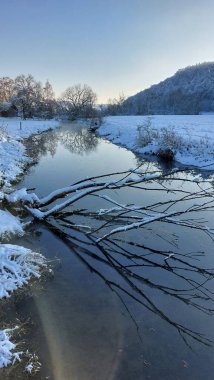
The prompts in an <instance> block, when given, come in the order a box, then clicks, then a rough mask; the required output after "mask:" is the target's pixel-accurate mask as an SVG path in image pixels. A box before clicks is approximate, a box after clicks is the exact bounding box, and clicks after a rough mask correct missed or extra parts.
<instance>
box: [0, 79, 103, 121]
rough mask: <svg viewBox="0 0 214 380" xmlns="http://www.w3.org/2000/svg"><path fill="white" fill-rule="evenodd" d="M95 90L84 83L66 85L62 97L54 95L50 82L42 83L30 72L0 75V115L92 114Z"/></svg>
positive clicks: (91, 116) (50, 116)
mask: <svg viewBox="0 0 214 380" xmlns="http://www.w3.org/2000/svg"><path fill="white" fill-rule="evenodd" d="M96 99H97V97H96V94H95V93H94V92H93V91H92V89H91V88H90V87H89V86H87V85H80V84H77V85H74V86H71V87H68V88H67V89H66V90H65V92H64V93H63V94H62V96H61V97H59V98H57V99H56V98H55V94H54V91H53V88H52V85H51V84H50V82H49V81H48V80H47V81H46V83H45V84H44V85H43V84H42V83H41V82H40V81H36V80H35V79H34V77H33V76H32V75H27V76H26V75H19V76H17V77H16V78H15V79H11V78H9V77H2V78H0V115H1V116H4V117H10V116H20V117H22V118H23V119H27V118H33V117H38V118H44V119H51V118H53V117H55V116H61V117H65V118H68V119H71V120H73V119H75V118H78V117H82V118H95V117H96V115H97V113H98V111H97V110H96V108H95V103H96Z"/></svg>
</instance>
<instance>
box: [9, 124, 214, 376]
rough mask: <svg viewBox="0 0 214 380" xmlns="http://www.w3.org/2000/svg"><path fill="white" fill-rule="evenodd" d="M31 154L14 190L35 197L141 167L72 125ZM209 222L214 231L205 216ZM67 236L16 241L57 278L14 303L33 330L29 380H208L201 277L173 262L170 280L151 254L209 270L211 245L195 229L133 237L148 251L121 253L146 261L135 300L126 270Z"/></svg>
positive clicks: (142, 194)
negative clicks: (33, 366) (34, 364)
mask: <svg viewBox="0 0 214 380" xmlns="http://www.w3.org/2000/svg"><path fill="white" fill-rule="evenodd" d="M29 146H30V150H31V152H30V153H31V155H32V156H34V158H36V159H37V161H38V162H37V164H36V165H34V166H32V167H31V168H30V169H29V171H28V173H27V174H26V176H25V177H24V179H23V180H22V181H21V182H20V183H19V184H18V186H17V187H18V188H21V187H27V188H35V189H36V190H35V191H36V193H37V194H38V195H39V196H42V195H46V194H48V193H49V192H50V191H52V190H55V189H56V188H60V187H63V186H67V185H69V184H71V183H72V182H74V181H77V180H80V179H82V178H86V177H90V176H93V175H99V174H103V173H108V172H114V171H121V170H127V169H129V168H135V167H137V166H138V165H139V164H140V163H141V159H140V158H139V157H136V156H135V155H134V154H133V153H131V152H129V151H127V150H126V149H123V148H121V147H117V146H115V145H113V144H111V143H109V142H107V141H104V140H103V139H100V138H98V137H96V136H95V135H94V134H92V133H90V132H89V131H88V130H87V129H86V128H84V127H81V126H79V125H77V124H72V125H64V126H63V127H62V128H61V129H59V130H56V131H52V132H48V133H45V134H42V135H40V136H37V137H35V138H34V141H33V143H32V144H30V145H29ZM142 164H143V168H145V169H146V168H147V170H148V164H147V163H143V161H142ZM158 165H159V164H158V163H153V164H150V169H157V168H160V167H159V166H158ZM165 169H166V168H163V170H165ZM172 185H173V184H170V186H172ZM188 186H189V188H191V186H194V185H192V184H191V183H190V184H189V185H188ZM157 194H158V195H157ZM111 196H112V197H113V198H114V199H116V200H117V201H120V202H121V203H132V202H135V203H136V204H142V203H143V202H155V201H158V200H163V199H166V197H167V194H166V193H165V192H161V191H159V192H152V191H151V192H150V191H149V192H148V191H142V190H139V189H130V188H129V189H124V190H121V191H120V192H117V191H114V193H113V194H111ZM78 206H79V208H81V209H83V208H84V209H85V210H86V209H87V210H90V211H91V212H93V211H95V210H97V209H99V208H101V207H106V206H107V204H106V202H105V201H103V200H101V199H98V198H95V197H87V198H85V199H84V200H82V201H81V202H79V204H78ZM108 207H110V206H109V205H108ZM207 218H208V219H209V221H210V223H212V219H213V218H212V215H211V214H209V215H207ZM74 219H75V221H77V222H79V223H80V224H87V225H90V223H92V224H93V223H95V224H96V223H97V222H94V220H92V218H91V217H90V215H88V214H87V215H85V216H83V215H76V216H74ZM55 225H56V227H57V223H56V224H55ZM68 230H69V232H68ZM65 231H66V233H65V234H62V235H60V233H58V229H57V228H52V229H50V226H48V225H45V224H40V223H36V224H34V225H33V226H32V227H31V228H30V229H29V230H28V231H27V234H26V235H25V236H24V237H23V238H20V239H17V240H16V243H18V244H23V245H25V246H28V247H31V248H33V249H37V250H39V251H41V252H42V253H43V254H44V255H45V256H46V257H47V258H48V259H50V260H51V264H52V265H53V267H54V272H55V273H54V276H53V278H50V279H47V280H46V281H45V284H44V288H43V289H40V288H39V289H35V290H34V291H32V295H31V297H29V298H27V299H24V300H23V301H22V300H20V302H19V303H18V305H17V312H18V314H19V316H21V317H22V318H24V317H26V318H27V317H30V318H31V320H32V322H33V327H32V329H31V331H30V336H29V337H28V338H30V342H31V349H32V350H34V351H35V352H37V353H38V354H39V357H40V361H41V363H42V370H41V372H40V373H39V374H37V375H36V377H35V378H36V379H51V380H133V379H135V380H144V379H153V380H163V379H164V380H172V379H173V380H179V379H180V380H181V379H182V380H190V379H191V380H193V379H194V380H202V379H206V380H211V379H213V373H214V348H213V341H214V328H213V327H214V324H213V321H214V320H213V315H212V310H211V309H213V301H212V296H211V293H209V295H208V296H207V292H206V290H205V291H204V293H203V295H204V297H203V296H202V294H201V293H200V295H199V291H198V286H196V285H195V284H196V281H199V282H200V281H201V282H200V283H202V280H201V279H198V276H199V274H200V273H199V272H200V271H198V272H197V271H196V272H193V271H191V270H189V269H188V268H182V269H179V268H180V266H182V265H181V263H180V262H178V263H177V267H178V268H177V269H176V268H175V269H174V271H173V273H172V270H170V269H169V268H167V267H166V266H165V261H164V258H163V256H160V255H158V252H157V250H158V249H161V250H163V251H164V250H165V251H166V252H168V251H169V250H170V251H171V252H174V251H175V252H176V254H177V255H178V256H179V255H181V256H179V257H181V258H182V259H184V258H186V256H184V255H187V254H190V252H191V256H189V257H188V262H189V263H191V264H193V265H196V266H197V267H199V268H200V267H206V268H213V267H214V259H213V254H214V252H213V242H212V241H211V239H209V238H208V237H207V236H206V235H204V234H202V233H201V232H200V231H194V230H188V231H186V230H185V229H184V228H183V229H181V230H178V229H174V228H173V226H172V227H171V226H168V225H166V224H161V223H158V224H157V225H156V226H155V227H154V228H148V229H142V230H141V231H134V232H132V241H135V242H136V244H141V245H142V244H144V245H146V246H152V248H153V249H156V252H153V253H151V252H150V251H146V250H145V249H143V248H142V246H141V247H137V246H136V247H134V248H133V246H132V247H129V249H132V250H133V249H134V250H136V252H137V253H138V254H139V252H142V254H145V255H147V256H145V257H147V258H148V259H151V260H152V264H151V262H149V263H148V262H145V263H144V264H145V265H144V266H140V267H138V268H137V269H136V272H135V274H136V273H137V274H139V275H140V276H141V278H140V280H139V288H140V292H141V293H140V292H137V293H136V289H135V284H136V283H135V282H134V281H133V283H130V281H129V279H128V280H127V277H126V272H124V271H122V270H115V268H114V267H113V266H112V265H109V262H108V263H106V261H104V260H99V259H98V257H101V256H99V255H100V252H98V251H97V247H95V246H93V244H91V241H90V240H89V239H88V238H87V237H85V235H84V234H83V233H80V232H75V230H73V229H68V228H67V230H65ZM68 235H69V236H70V237H68ZM118 250H119V253H118ZM202 251H203V253H201V254H200V255H199V253H197V256H194V255H193V252H202ZM111 253H112V254H114V255H115V257H116V258H118V257H120V258H121V255H120V248H118V247H116V246H112V247H111ZM182 255H183V256H182ZM118 260H119V258H118ZM121 260H123V261H120V263H121V262H122V264H123V265H124V266H125V265H128V264H130V263H129V262H127V260H126V259H124V257H123V259H121ZM132 264H133V263H132ZM123 269H124V268H123ZM178 273H179V274H180V276H177V274H178ZM205 287H206V289H207V290H209V291H211V292H212V291H214V282H213V279H212V277H211V276H210V277H209V278H206V285H205ZM185 292H186V293H185ZM183 295H185V296H184V298H185V301H184V300H183V298H182V296H183ZM181 298H182V299H181ZM198 305H200V306H198ZM192 332H194V337H195V339H193V338H192V337H191V335H192ZM200 334H204V335H200ZM207 339H209V341H207Z"/></svg>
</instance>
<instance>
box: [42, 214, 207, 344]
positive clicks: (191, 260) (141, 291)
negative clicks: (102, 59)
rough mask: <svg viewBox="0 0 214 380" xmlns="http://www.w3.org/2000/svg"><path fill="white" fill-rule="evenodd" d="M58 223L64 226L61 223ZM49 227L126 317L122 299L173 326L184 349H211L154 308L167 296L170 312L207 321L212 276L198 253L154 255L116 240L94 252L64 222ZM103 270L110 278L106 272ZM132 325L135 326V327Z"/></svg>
mask: <svg viewBox="0 0 214 380" xmlns="http://www.w3.org/2000/svg"><path fill="white" fill-rule="evenodd" d="M62 220H63V221H65V218H63V219H62ZM54 224H55V226H54V225H53V224H49V227H50V228H51V230H52V232H54V234H56V235H57V236H59V237H60V238H61V239H62V240H63V241H64V242H65V243H66V244H67V245H68V246H69V247H70V248H71V249H72V252H74V253H75V254H76V255H77V256H78V258H80V259H81V261H82V262H83V263H84V264H85V265H86V266H87V267H88V268H89V269H90V270H91V272H93V273H95V274H96V275H97V276H99V277H100V278H101V279H102V280H103V281H104V283H105V284H106V285H107V286H108V287H109V288H110V289H111V290H112V291H113V292H115V293H116V294H117V296H118V297H119V298H120V300H121V301H122V302H123V304H124V305H125V307H126V310H127V311H128V312H129V308H128V306H127V304H126V299H127V296H128V297H130V298H132V300H133V301H134V302H136V303H137V304H140V305H141V306H143V307H145V308H146V309H147V310H149V311H150V312H152V313H155V314H156V315H157V316H158V317H160V318H161V319H163V320H164V321H165V322H167V323H168V324H169V325H171V326H173V327H174V328H175V329H176V330H177V332H178V333H179V335H180V336H181V338H182V339H183V340H184V342H185V343H186V344H187V345H188V346H189V347H191V345H192V340H193V341H196V342H197V343H201V344H204V345H207V346H211V345H212V344H213V340H212V339H210V338H209V337H208V336H205V335H204V334H203V333H201V332H200V331H197V330H194V328H191V327H189V326H188V324H189V321H188V320H184V321H183V323H180V322H176V319H175V320H173V318H172V316H171V314H172V310H170V309H168V308H167V309H166V310H164V308H163V307H162V305H161V302H159V301H160V300H162V302H163V304H164V302H165V301H164V298H165V297H166V296H167V297H170V298H171V299H172V301H171V303H172V305H171V306H174V307H176V309H178V308H180V311H181V310H186V309H187V308H193V309H195V310H198V311H200V312H202V313H204V314H206V315H208V316H213V313H214V297H213V294H214V293H213V282H212V281H213V279H214V270H213V269H206V268H204V267H203V266H202V264H201V262H200V260H199V258H200V257H202V258H203V257H204V253H203V252H199V251H198V252H191V253H190V252H184V251H182V252H180V251H179V249H177V250H176V249H171V250H169V249H168V250H160V249H155V248H153V247H152V245H150V246H146V245H144V244H140V243H137V242H136V241H132V240H129V239H123V240H122V239H118V238H115V239H112V240H111V241H105V242H102V244H98V245H96V246H95V244H94V240H93V239H92V238H90V237H89V236H84V235H82V234H78V233H77V232H76V231H74V230H73V231H72V228H70V229H69V228H68V224H69V220H68V219H67V218H66V227H65V224H63V223H61V225H60V228H59V225H56V223H55V222H54ZM72 224H73V223H71V225H72ZM138 241H139V240H138ZM166 258H167V259H166ZM196 258H197V259H196ZM195 259H196V260H197V261H198V262H197V261H196V260H195ZM105 266H107V267H108V268H110V269H112V270H113V272H112V271H110V272H108V271H106V270H105ZM173 285H174V286H173ZM156 293H157V294H158V298H159V301H158V302H156V297H157V295H156ZM124 296H125V297H124ZM177 304H178V305H177ZM129 314H130V313H129ZM130 316H131V314H130ZM131 318H132V316H131ZM133 321H134V323H135V324H136V326H137V322H136V321H135V320H133Z"/></svg>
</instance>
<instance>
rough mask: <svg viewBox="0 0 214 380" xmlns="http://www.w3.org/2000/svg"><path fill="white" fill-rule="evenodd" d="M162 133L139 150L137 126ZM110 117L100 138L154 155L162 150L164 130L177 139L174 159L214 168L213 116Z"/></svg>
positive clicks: (135, 150) (99, 131)
mask: <svg viewBox="0 0 214 380" xmlns="http://www.w3.org/2000/svg"><path fill="white" fill-rule="evenodd" d="M149 118H150V120H151V122H150V123H151V129H152V130H153V131H156V132H158V133H159V134H160V136H159V137H157V138H155V137H154V138H153V139H152V142H150V143H148V144H147V145H146V146H143V147H140V146H139V140H138V136H139V134H138V126H141V125H143V126H145V125H148V120H149ZM149 118H148V116H109V117H106V118H105V119H104V123H103V124H102V125H101V127H100V128H99V129H98V133H99V134H100V135H101V136H105V137H106V138H107V139H108V140H110V141H112V142H114V143H115V144H118V145H121V146H124V147H126V148H128V149H130V150H132V151H134V152H136V153H140V154H152V153H156V152H157V151H158V149H160V147H161V144H162V143H163V141H161V138H162V135H161V130H162V129H163V128H167V130H169V131H172V132H173V133H174V134H175V136H176V138H177V140H178V147H177V148H176V152H175V153H176V154H175V159H176V161H178V162H180V163H182V164H184V165H188V166H189V165H190V166H192V165H194V166H197V167H200V168H202V167H205V166H208V165H210V166H209V167H208V169H210V170H213V169H214V115H211V114H205V115H155V116H151V117H149Z"/></svg>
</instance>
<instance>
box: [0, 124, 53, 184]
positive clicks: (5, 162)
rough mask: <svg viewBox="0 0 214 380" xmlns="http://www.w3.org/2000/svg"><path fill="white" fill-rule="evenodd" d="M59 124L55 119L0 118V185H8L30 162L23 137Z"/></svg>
mask: <svg viewBox="0 0 214 380" xmlns="http://www.w3.org/2000/svg"><path fill="white" fill-rule="evenodd" d="M58 126H59V122H58V121H56V120H20V119H19V118H0V187H2V186H7V187H8V186H10V185H11V183H12V182H13V181H14V180H15V179H16V178H17V177H18V176H19V175H20V174H22V173H23V171H24V169H25V167H26V165H28V164H29V163H31V159H30V157H28V155H27V154H26V149H25V146H24V144H23V141H24V139H26V138H28V137H30V136H31V135H34V134H38V133H41V132H44V131H47V130H49V129H53V128H56V127H58Z"/></svg>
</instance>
